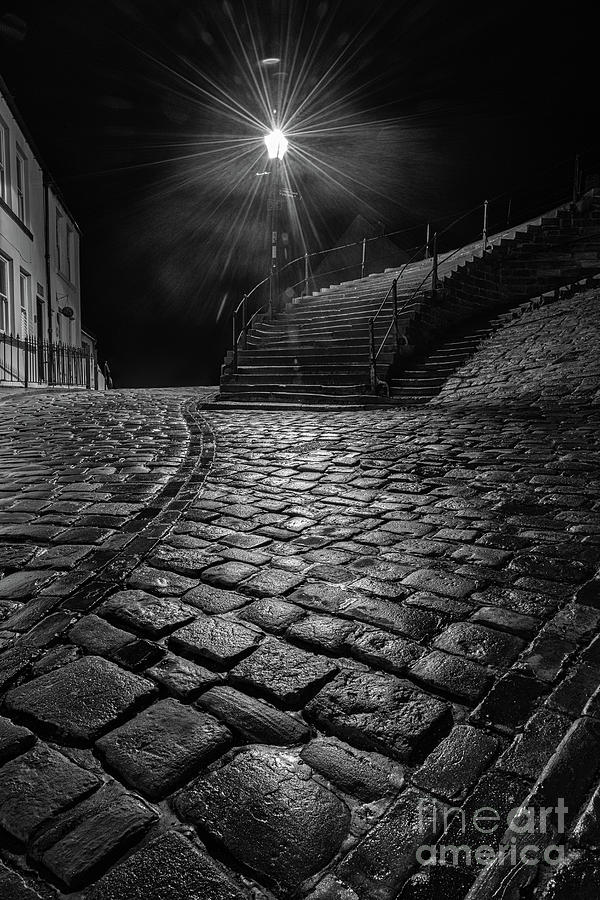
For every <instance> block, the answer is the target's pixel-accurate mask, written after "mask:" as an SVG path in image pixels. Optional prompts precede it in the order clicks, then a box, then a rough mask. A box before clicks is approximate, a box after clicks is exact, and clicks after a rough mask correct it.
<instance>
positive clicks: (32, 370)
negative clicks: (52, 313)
mask: <svg viewBox="0 0 600 900" xmlns="http://www.w3.org/2000/svg"><path fill="white" fill-rule="evenodd" d="M107 374H108V378H107V377H106V375H107ZM104 377H105V380H106V386H107V387H108V381H109V379H110V373H109V372H108V373H107V372H106V371H105V376H104ZM0 382H11V383H13V384H22V385H23V386H24V387H30V386H31V385H59V386H65V387H85V388H88V389H94V390H98V388H99V369H98V365H97V362H96V359H95V357H94V356H93V354H92V353H90V352H89V350H88V349H85V350H84V349H82V348H81V347H70V346H67V345H66V344H62V343H50V342H48V341H38V340H37V339H36V338H34V337H25V338H22V337H18V336H16V337H15V336H14V335H12V334H4V333H0Z"/></svg>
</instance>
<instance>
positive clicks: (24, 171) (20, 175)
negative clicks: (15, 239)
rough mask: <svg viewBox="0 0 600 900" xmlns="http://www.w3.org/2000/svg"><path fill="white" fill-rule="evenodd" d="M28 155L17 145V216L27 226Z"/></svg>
mask: <svg viewBox="0 0 600 900" xmlns="http://www.w3.org/2000/svg"><path fill="white" fill-rule="evenodd" d="M28 162H29V160H28V158H27V154H26V153H25V152H24V151H23V150H22V149H21V148H20V147H19V145H18V144H17V152H16V178H15V191H16V194H17V216H18V217H19V219H20V220H21V222H23V224H24V225H26V224H27V222H28V220H29V189H28V188H29V185H28V181H29V166H28Z"/></svg>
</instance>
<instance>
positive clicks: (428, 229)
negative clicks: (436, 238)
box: [425, 222, 431, 259]
mask: <svg viewBox="0 0 600 900" xmlns="http://www.w3.org/2000/svg"><path fill="white" fill-rule="evenodd" d="M430 238H431V225H430V223H429V222H428V223H427V234H426V237H425V259H429V257H430V253H429V241H430Z"/></svg>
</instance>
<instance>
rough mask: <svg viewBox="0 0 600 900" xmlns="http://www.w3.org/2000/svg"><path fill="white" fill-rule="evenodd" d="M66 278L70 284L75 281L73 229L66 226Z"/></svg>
mask: <svg viewBox="0 0 600 900" xmlns="http://www.w3.org/2000/svg"><path fill="white" fill-rule="evenodd" d="M67 278H68V279H69V281H70V282H71V283H73V281H74V279H75V267H74V265H73V229H72V228H70V227H69V226H68V225H67Z"/></svg>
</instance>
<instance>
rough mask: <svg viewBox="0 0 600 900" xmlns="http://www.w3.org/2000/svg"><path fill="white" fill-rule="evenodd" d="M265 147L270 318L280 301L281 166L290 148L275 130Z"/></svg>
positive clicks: (266, 136) (266, 137)
mask: <svg viewBox="0 0 600 900" xmlns="http://www.w3.org/2000/svg"><path fill="white" fill-rule="evenodd" d="M265 145H266V147H267V153H268V154H269V159H270V160H271V165H270V167H269V174H270V176H271V178H270V179H269V199H268V212H269V230H270V232H271V268H270V271H269V316H271V315H272V313H273V306H274V304H275V303H276V302H277V301H278V299H279V253H278V251H279V243H280V240H279V210H280V207H281V166H282V163H283V157H284V156H285V154H286V151H287V149H288V146H289V142H288V139H287V138H286V136H285V135H284V133H283V131H281V129H279V128H274V129H273V131H271V132H270V133H269V134H267V135H265Z"/></svg>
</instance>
